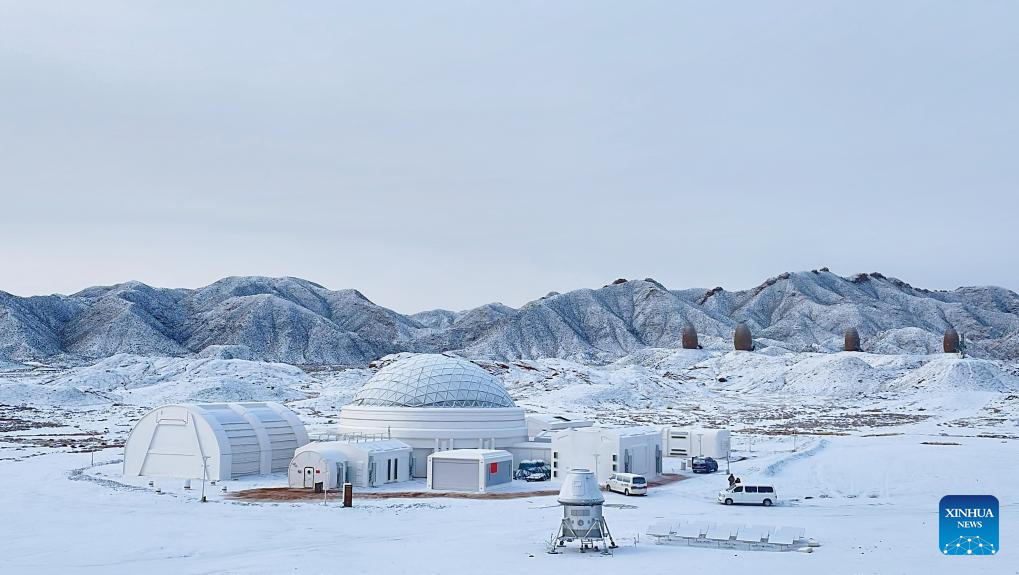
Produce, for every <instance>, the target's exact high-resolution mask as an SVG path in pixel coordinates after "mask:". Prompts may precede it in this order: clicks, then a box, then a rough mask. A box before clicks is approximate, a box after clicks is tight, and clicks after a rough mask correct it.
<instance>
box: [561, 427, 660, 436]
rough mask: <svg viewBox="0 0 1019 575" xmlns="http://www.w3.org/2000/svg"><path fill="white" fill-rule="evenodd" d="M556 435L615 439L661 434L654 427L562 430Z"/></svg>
mask: <svg viewBox="0 0 1019 575" xmlns="http://www.w3.org/2000/svg"><path fill="white" fill-rule="evenodd" d="M557 433H604V434H608V435H615V436H617V437H637V436H645V435H654V436H656V437H658V436H661V434H662V432H661V431H659V430H658V428H656V427H647V426H644V427H600V426H592V427H578V428H574V429H564V430H562V431H559V432H557Z"/></svg>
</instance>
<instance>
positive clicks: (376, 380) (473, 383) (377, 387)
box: [350, 354, 515, 407]
mask: <svg viewBox="0 0 1019 575" xmlns="http://www.w3.org/2000/svg"><path fill="white" fill-rule="evenodd" d="M350 403H351V405H362V406H368V407H514V406H515V404H514V403H513V399H512V398H511V397H510V396H509V394H508V393H506V388H504V387H503V386H502V383H501V382H500V381H499V379H498V378H496V377H495V376H493V375H492V374H490V373H488V372H487V371H485V370H483V369H481V368H480V367H478V366H476V365H474V364H473V363H471V362H469V361H467V360H465V359H461V358H458V357H450V356H446V355H439V354H418V355H414V356H411V357H409V358H406V359H402V360H400V361H397V362H395V363H393V364H392V365H388V366H386V367H384V368H382V369H380V370H379V371H378V373H376V374H375V375H374V376H372V378H371V379H369V380H368V381H367V382H365V384H364V386H363V387H361V389H360V390H358V392H357V394H355V395H354V399H353V400H352V401H351V402H350Z"/></svg>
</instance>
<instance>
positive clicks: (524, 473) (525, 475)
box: [513, 460, 552, 481]
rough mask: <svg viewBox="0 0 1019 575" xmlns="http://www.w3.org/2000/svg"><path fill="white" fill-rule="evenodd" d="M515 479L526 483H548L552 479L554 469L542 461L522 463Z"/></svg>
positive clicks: (514, 476) (515, 474) (514, 475)
mask: <svg viewBox="0 0 1019 575" xmlns="http://www.w3.org/2000/svg"><path fill="white" fill-rule="evenodd" d="M513 478H514V479H523V480H524V481H548V480H549V479H552V468H551V467H549V466H548V464H547V463H545V462H544V461H541V460H534V461H521V462H520V466H519V467H518V468H517V471H516V473H514V474H513Z"/></svg>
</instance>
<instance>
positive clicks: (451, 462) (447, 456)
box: [427, 449, 513, 493]
mask: <svg viewBox="0 0 1019 575" xmlns="http://www.w3.org/2000/svg"><path fill="white" fill-rule="evenodd" d="M512 480H513V456H512V455H511V454H510V453H509V452H508V451H503V450H501V449H453V450H450V451H441V452H438V453H433V454H432V455H429V456H428V482H427V483H428V489H435V490H439V491H472V492H476V493H485V492H486V491H487V490H488V489H490V488H492V487H494V486H497V485H502V484H506V483H509V482H511V481H512Z"/></svg>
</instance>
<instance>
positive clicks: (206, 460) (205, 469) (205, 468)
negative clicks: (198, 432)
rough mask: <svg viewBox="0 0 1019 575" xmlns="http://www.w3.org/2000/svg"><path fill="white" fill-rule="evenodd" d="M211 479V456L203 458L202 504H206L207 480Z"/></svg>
mask: <svg viewBox="0 0 1019 575" xmlns="http://www.w3.org/2000/svg"><path fill="white" fill-rule="evenodd" d="M208 477H209V456H208V455H203V456H202V503H205V501H206V500H205V480H206V479H208Z"/></svg>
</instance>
